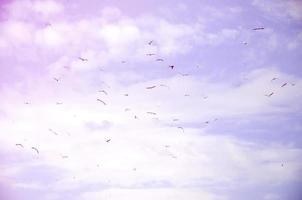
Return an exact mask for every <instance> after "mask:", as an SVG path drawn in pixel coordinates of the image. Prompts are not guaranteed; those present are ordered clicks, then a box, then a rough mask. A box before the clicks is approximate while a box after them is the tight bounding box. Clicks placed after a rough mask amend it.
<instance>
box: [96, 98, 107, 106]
mask: <svg viewBox="0 0 302 200" xmlns="http://www.w3.org/2000/svg"><path fill="white" fill-rule="evenodd" d="M97 101H99V102H101V103H103V104H104V105H107V104H106V103H105V102H104V101H103V100H101V99H97Z"/></svg>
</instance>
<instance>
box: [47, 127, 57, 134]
mask: <svg viewBox="0 0 302 200" xmlns="http://www.w3.org/2000/svg"><path fill="white" fill-rule="evenodd" d="M48 130H49V131H50V132H52V133H53V134H55V135H59V134H58V133H57V132H55V131H54V130H52V129H51V128H49V129H48Z"/></svg>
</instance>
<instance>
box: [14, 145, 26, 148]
mask: <svg viewBox="0 0 302 200" xmlns="http://www.w3.org/2000/svg"><path fill="white" fill-rule="evenodd" d="M16 146H19V147H22V148H24V146H23V145H22V144H16Z"/></svg>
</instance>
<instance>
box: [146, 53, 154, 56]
mask: <svg viewBox="0 0 302 200" xmlns="http://www.w3.org/2000/svg"><path fill="white" fill-rule="evenodd" d="M146 56H155V53H147V54H146Z"/></svg>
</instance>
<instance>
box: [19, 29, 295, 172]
mask: <svg viewBox="0 0 302 200" xmlns="http://www.w3.org/2000/svg"><path fill="white" fill-rule="evenodd" d="M252 30H253V31H261V30H264V27H256V28H253V29H252ZM154 43H155V42H154V40H151V41H149V42H148V43H147V44H148V45H150V46H151V45H154ZM244 44H245V45H246V44H247V43H246V42H245V43H244ZM146 56H156V54H155V53H147V54H146ZM78 59H79V60H80V61H82V62H88V59H87V58H83V57H78ZM155 61H157V62H164V59H163V58H156V59H155ZM121 63H126V61H125V60H123V61H121ZM168 67H169V68H170V69H171V70H175V66H174V65H168ZM64 68H66V69H69V67H68V66H64ZM102 71H103V70H102ZM178 74H180V75H181V76H189V74H187V73H181V72H178ZM53 80H54V81H56V82H57V83H59V82H60V81H61V78H58V77H53ZM277 80H278V77H273V78H272V79H271V82H275V81H277ZM104 84H105V83H104ZM287 85H291V86H295V84H294V83H289V82H284V83H283V84H282V85H281V86H280V87H281V88H283V87H286V86H287ZM158 86H159V87H167V88H169V86H167V85H165V84H160V85H151V86H147V87H145V89H146V90H152V89H154V88H156V87H158ZM98 92H99V93H102V94H104V95H108V92H107V91H106V90H104V89H102V90H99V91H98ZM274 94H275V92H270V93H268V94H265V96H266V97H269V98H270V97H272V96H273V95H274ZM124 96H129V94H127V93H126V94H124ZM184 96H190V95H189V94H185V95H184ZM202 98H203V99H207V98H208V96H203V97H202ZM96 100H97V101H98V102H100V103H101V104H103V105H104V106H106V105H107V103H106V102H105V101H104V100H102V99H101V98H97V99H96ZM25 104H27V105H28V104H30V102H25ZM56 104H57V105H61V104H63V103H62V102H56ZM130 110H131V109H130V108H125V109H124V111H125V112H127V111H130ZM146 113H147V114H149V115H153V116H155V115H157V113H156V112H151V111H148V112H146ZM134 119H139V118H138V116H137V115H134ZM217 120H218V118H215V119H213V120H209V121H205V122H204V124H206V125H207V124H210V123H211V121H217ZM172 121H173V122H177V121H179V119H176V118H174V119H172ZM177 129H179V130H181V131H182V132H185V129H184V127H182V126H177ZM48 130H49V132H51V133H52V134H54V135H59V133H58V132H56V131H54V130H53V129H48ZM105 142H106V143H109V142H111V139H110V138H107V139H106V140H105ZM16 146H18V147H20V148H24V146H23V144H20V143H18V144H16ZM169 147H170V146H169V145H165V148H169ZM31 149H32V150H33V151H35V152H36V153H37V154H39V153H40V152H39V150H38V148H37V147H31ZM171 156H172V157H173V158H177V157H176V156H175V155H173V154H172V153H171ZM61 157H62V158H64V159H66V158H68V156H67V155H62V156H61ZM98 166H99V164H98ZM282 167H283V164H282ZM133 170H134V171H136V168H133Z"/></svg>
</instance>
